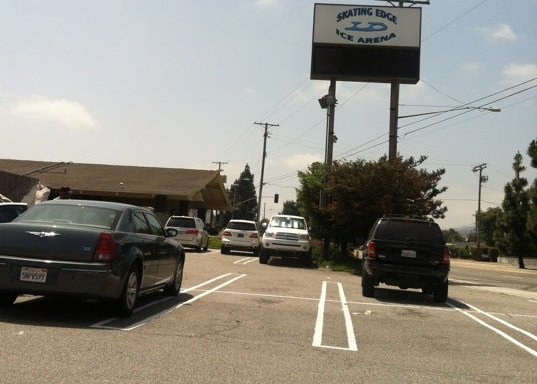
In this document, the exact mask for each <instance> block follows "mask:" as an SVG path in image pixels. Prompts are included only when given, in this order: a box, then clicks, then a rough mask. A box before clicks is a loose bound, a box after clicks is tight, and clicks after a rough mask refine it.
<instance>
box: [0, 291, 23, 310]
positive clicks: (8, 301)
mask: <svg viewBox="0 0 537 384" xmlns="http://www.w3.org/2000/svg"><path fill="white" fill-rule="evenodd" d="M17 296H19V295H18V294H16V293H11V292H0V307H9V306H11V305H13V304H14V303H15V300H17Z"/></svg>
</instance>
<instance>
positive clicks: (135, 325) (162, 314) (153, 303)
mask: <svg viewBox="0 0 537 384" xmlns="http://www.w3.org/2000/svg"><path fill="white" fill-rule="evenodd" d="M229 275H231V273H226V274H224V275H220V276H218V277H215V278H214V279H211V280H207V281H205V282H203V283H201V284H198V285H196V286H194V287H190V288H187V289H184V290H182V291H181V293H186V292H190V291H193V290H196V289H199V288H201V287H203V286H206V285H208V284H211V283H213V282H215V281H217V280H220V279H223V278H224V277H227V276H229ZM244 276H246V275H245V274H241V275H238V276H236V277H234V278H232V279H230V280H228V281H226V282H225V283H222V284H220V285H218V286H217V287H215V288H212V289H209V290H207V291H204V292H203V293H201V294H199V295H197V296H194V297H192V298H191V299H190V300H187V301H185V302H182V303H179V304H177V305H176V306H174V307H172V308H169V309H166V310H164V311H162V312H159V313H157V314H155V315H153V316H150V317H148V318H146V319H144V320H143V321H140V322H138V323H135V324H133V325H131V326H130V327H128V328H118V327H110V326H106V325H104V324H108V323H111V322H112V321H115V320H118V319H119V318H118V317H112V318H109V319H106V320H103V321H100V322H98V323H95V324H92V325H90V328H99V329H114V330H121V331H132V330H133V329H136V328H138V327H141V326H142V325H144V324H147V323H148V322H150V321H152V320H154V319H157V318H159V317H161V316H164V315H166V314H168V313H170V312H172V311H174V310H176V309H177V308H180V307H182V306H183V305H186V304H190V303H192V302H194V301H196V300H199V299H201V298H202V297H204V296H207V295H208V294H210V293H213V292H215V291H217V290H219V289H220V288H223V287H225V286H227V285H229V284H231V283H233V282H235V281H236V280H238V279H240V278H242V277H244ZM168 300H171V297H166V298H164V299H161V300H157V301H153V302H151V303H149V304H146V305H144V306H142V307H138V308H136V309H135V310H134V313H137V312H140V311H142V310H144V309H146V308H149V307H153V306H155V305H157V304H160V303H163V302H165V301H168Z"/></svg>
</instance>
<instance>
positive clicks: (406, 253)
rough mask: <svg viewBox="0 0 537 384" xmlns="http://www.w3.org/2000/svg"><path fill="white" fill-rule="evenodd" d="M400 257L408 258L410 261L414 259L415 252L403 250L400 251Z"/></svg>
mask: <svg viewBox="0 0 537 384" xmlns="http://www.w3.org/2000/svg"><path fill="white" fill-rule="evenodd" d="M401 257H410V258H412V259H415V258H416V251H413V250H411V249H403V250H402V251H401Z"/></svg>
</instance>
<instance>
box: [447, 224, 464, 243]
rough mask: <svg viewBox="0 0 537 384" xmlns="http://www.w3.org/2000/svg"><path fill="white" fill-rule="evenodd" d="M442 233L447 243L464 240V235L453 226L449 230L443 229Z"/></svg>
mask: <svg viewBox="0 0 537 384" xmlns="http://www.w3.org/2000/svg"><path fill="white" fill-rule="evenodd" d="M442 234H443V235H444V240H446V243H460V242H462V241H464V237H462V235H461V234H460V233H459V232H457V231H456V230H455V229H453V228H449V229H447V230H445V229H444V230H443V231H442Z"/></svg>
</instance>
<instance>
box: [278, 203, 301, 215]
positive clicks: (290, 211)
mask: <svg viewBox="0 0 537 384" xmlns="http://www.w3.org/2000/svg"><path fill="white" fill-rule="evenodd" d="M282 214H284V215H294V216H300V210H299V209H298V204H297V202H296V201H293V200H287V201H285V202H284V203H283V210H282Z"/></svg>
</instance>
